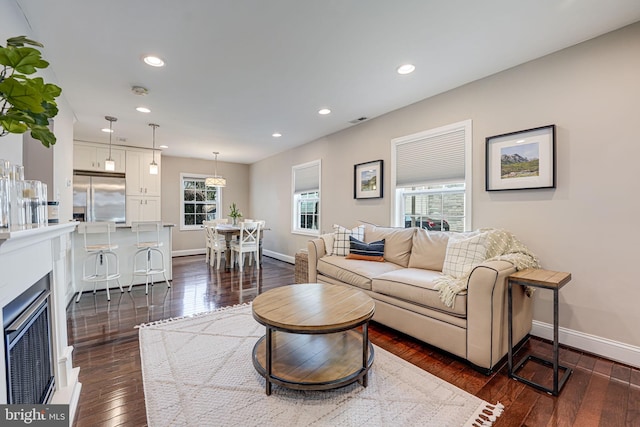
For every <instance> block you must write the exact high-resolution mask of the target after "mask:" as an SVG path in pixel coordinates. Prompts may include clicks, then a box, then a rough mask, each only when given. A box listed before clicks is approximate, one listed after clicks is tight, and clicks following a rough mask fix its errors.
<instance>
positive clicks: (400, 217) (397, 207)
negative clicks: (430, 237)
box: [390, 119, 473, 231]
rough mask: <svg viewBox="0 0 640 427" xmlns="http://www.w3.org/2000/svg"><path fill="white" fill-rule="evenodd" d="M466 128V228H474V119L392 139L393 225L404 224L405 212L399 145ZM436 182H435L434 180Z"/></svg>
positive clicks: (401, 225)
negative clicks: (399, 183)
mask: <svg viewBox="0 0 640 427" xmlns="http://www.w3.org/2000/svg"><path fill="white" fill-rule="evenodd" d="M461 129H462V130H464V184H465V190H464V191H465V194H464V203H465V213H464V214H465V219H464V229H465V231H469V230H472V213H473V209H472V203H471V201H472V194H473V161H472V160H473V159H472V149H473V135H472V130H473V128H472V120H471V119H468V120H463V121H460V122H456V123H452V124H449V125H445V126H440V127H437V128H434V129H429V130H425V131H422V132H418V133H414V134H411V135H406V136H401V137H398V138H394V139H392V140H391V194H393V200H392V201H391V203H390V205H391V209H390V210H391V212H390V214H391V216H390V218H391V225H392V226H395V227H403V226H404V212H403V210H402V207H403V200H402V197H398V189H399V188H398V186H397V185H396V177H397V169H396V167H397V165H396V162H397V158H396V150H397V147H398V146H399V145H402V144H407V143H411V142H415V141H419V140H421V139H426V138H430V137H435V136H438V135H442V134H445V133H450V132H454V131H457V130H461ZM433 184H435V182H433ZM438 184H446V181H445V180H443V181H442V182H438ZM400 188H403V187H400Z"/></svg>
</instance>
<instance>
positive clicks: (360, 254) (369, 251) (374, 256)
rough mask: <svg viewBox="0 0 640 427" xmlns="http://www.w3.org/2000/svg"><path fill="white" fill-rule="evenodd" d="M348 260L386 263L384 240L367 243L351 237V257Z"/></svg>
mask: <svg viewBox="0 0 640 427" xmlns="http://www.w3.org/2000/svg"><path fill="white" fill-rule="evenodd" d="M347 258H348V259H361V260H364V261H377V262H384V239H382V240H378V241H376V242H371V243H365V242H362V241H360V240H358V239H356V238H355V237H353V236H349V255H347Z"/></svg>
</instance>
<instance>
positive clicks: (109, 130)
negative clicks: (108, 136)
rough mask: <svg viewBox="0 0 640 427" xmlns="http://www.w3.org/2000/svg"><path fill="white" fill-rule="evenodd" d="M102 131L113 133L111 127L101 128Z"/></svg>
mask: <svg viewBox="0 0 640 427" xmlns="http://www.w3.org/2000/svg"><path fill="white" fill-rule="evenodd" d="M100 130H101V131H102V132H106V133H113V129H109V128H102V129H100Z"/></svg>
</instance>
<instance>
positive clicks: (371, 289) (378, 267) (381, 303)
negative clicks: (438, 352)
mask: <svg viewBox="0 0 640 427" xmlns="http://www.w3.org/2000/svg"><path fill="white" fill-rule="evenodd" d="M452 234H455V233H449V232H434V231H427V230H423V229H419V228H406V229H403V228H389V227H377V226H373V225H368V224H366V225H364V239H363V240H364V241H365V242H373V241H377V240H381V239H384V240H385V247H384V262H372V261H364V260H358V259H348V258H347V257H345V256H339V255H328V253H331V252H332V249H333V247H332V245H333V243H332V236H331V235H325V236H323V237H322V238H317V239H313V240H310V241H309V243H308V252H309V258H308V263H309V267H308V269H309V270H308V271H309V282H310V283H315V282H320V283H334V284H343V285H349V286H355V287H357V288H360V289H362V290H363V291H364V292H366V293H367V294H368V295H370V296H371V297H372V298H373V299H374V301H375V305H376V308H375V314H374V317H373V320H374V321H376V322H379V323H381V324H383V325H386V326H389V327H391V328H394V329H396V330H398V331H401V332H403V333H405V334H408V335H411V336H413V337H415V338H417V339H419V340H421V341H424V342H426V343H428V344H431V345H433V346H436V347H439V348H440V349H442V350H445V351H447V352H449V353H451V354H453V355H455V356H459V357H461V358H463V359H465V360H467V361H468V362H469V363H470V364H471V365H472V366H474V367H475V368H477V369H479V370H481V371H482V372H485V373H490V372H492V371H494V370H496V369H498V368H499V367H500V365H499V364H501V362H503V361H504V356H505V355H506V354H507V345H508V338H507V283H506V278H507V277H508V276H509V275H510V274H512V273H514V272H515V271H516V269H515V267H514V266H513V265H512V264H511V263H509V262H507V261H485V262H482V263H481V264H480V265H477V266H475V267H474V268H473V269H472V270H471V273H470V275H469V276H468V281H467V290H466V291H462V292H460V293H459V294H457V295H456V297H455V300H454V303H453V306H451V307H450V306H448V305H446V304H444V303H443V302H442V300H441V298H440V294H439V292H438V290H437V289H436V288H435V283H434V280H436V279H437V278H438V277H441V276H442V275H443V273H442V269H443V264H444V262H445V255H446V252H447V243H448V240H449V238H450V236H451V235H452ZM327 246H330V247H328V248H327ZM513 307H514V309H513V328H514V336H513V342H514V343H518V342H519V341H521V340H523V339H524V338H526V337H527V335H528V334H529V332H530V330H531V322H532V306H531V298H530V297H529V296H527V295H526V292H525V290H524V289H522V287H520V286H514V287H513Z"/></svg>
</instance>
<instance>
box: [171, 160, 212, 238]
mask: <svg viewBox="0 0 640 427" xmlns="http://www.w3.org/2000/svg"><path fill="white" fill-rule="evenodd" d="M210 176H211V175H203V174H198V173H187V172H180V182H179V184H178V188H180V231H198V230H202V226H201V225H185V223H184V214H185V213H184V191H183V184H184V181H185V179H187V180H189V179H202V180H204V179H206V178H208V177H210ZM217 188H218V200H217V204H218V206H219V207H221V206H223V204H222V191H221V187H217ZM216 218H220V209H216Z"/></svg>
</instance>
